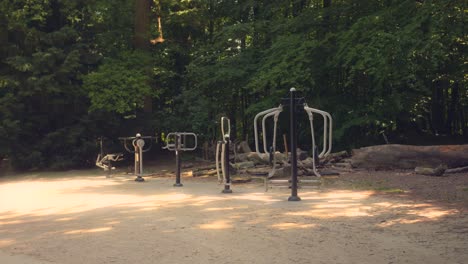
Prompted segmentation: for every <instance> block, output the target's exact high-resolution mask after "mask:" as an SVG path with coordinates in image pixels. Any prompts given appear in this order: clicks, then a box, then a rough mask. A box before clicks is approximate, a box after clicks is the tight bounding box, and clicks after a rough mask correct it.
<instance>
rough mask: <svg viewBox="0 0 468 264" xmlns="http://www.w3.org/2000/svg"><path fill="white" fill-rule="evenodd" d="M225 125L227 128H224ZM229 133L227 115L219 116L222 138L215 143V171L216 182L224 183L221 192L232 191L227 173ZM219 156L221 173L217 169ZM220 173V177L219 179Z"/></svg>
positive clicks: (229, 124) (229, 126)
mask: <svg viewBox="0 0 468 264" xmlns="http://www.w3.org/2000/svg"><path fill="white" fill-rule="evenodd" d="M225 126H227V130H225ZM230 134H231V120H229V118H227V117H224V116H223V117H221V136H222V140H221V141H218V143H217V144H216V161H215V162H216V173H217V175H218V182H220V183H221V182H222V183H223V184H224V189H223V190H222V191H221V192H222V193H232V190H231V176H230V173H229V145H230ZM220 158H221V173H220V170H219V159H220ZM221 175H222V179H221Z"/></svg>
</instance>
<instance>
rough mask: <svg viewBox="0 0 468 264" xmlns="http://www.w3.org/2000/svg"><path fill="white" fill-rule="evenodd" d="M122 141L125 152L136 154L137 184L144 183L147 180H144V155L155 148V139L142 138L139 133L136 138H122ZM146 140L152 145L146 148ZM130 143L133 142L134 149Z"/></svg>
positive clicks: (149, 137)
mask: <svg viewBox="0 0 468 264" xmlns="http://www.w3.org/2000/svg"><path fill="white" fill-rule="evenodd" d="M119 139H120V140H123V145H124V147H125V150H127V152H129V153H134V154H135V176H137V177H136V178H135V181H137V182H143V181H145V179H143V177H142V176H143V153H144V152H147V151H149V150H150V149H151V147H152V146H153V142H152V140H153V139H154V137H151V136H144V137H143V136H141V134H140V133H137V134H136V135H135V136H134V137H120V138H119ZM145 140H148V141H149V142H150V144H149V145H148V146H147V147H146V148H145V145H146V143H145ZM128 142H131V144H132V147H133V149H132V148H131V147H129V146H128Z"/></svg>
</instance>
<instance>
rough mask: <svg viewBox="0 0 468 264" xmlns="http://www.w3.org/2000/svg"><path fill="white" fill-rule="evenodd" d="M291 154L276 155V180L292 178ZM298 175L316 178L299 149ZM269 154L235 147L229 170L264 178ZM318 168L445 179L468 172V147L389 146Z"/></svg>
mask: <svg viewBox="0 0 468 264" xmlns="http://www.w3.org/2000/svg"><path fill="white" fill-rule="evenodd" d="M289 157H290V153H280V152H276V154H275V160H276V170H275V174H274V175H273V176H274V177H289V176H290V168H291V167H290V165H289ZM297 157H298V174H299V176H301V175H314V173H313V170H312V169H313V160H312V157H310V155H309V153H308V152H306V151H303V150H300V149H297ZM270 158H271V157H270V155H269V154H257V153H256V152H252V151H251V149H250V147H249V145H248V144H247V143H246V142H241V143H239V144H238V145H237V146H236V153H232V154H231V161H230V165H231V166H230V170H231V172H232V173H233V174H250V175H262V176H265V175H267V174H268V173H269V172H270V171H271V167H272V166H271V160H270ZM316 166H317V167H318V168H323V167H332V168H333V170H338V171H343V170H344V171H350V170H352V169H355V168H359V169H371V170H394V169H411V170H414V171H415V173H416V174H422V175H430V176H442V175H446V174H449V173H460V172H468V145H441V146H411V145H397V144H387V145H379V146H371V147H365V148H360V149H354V150H352V152H351V154H349V153H348V152H346V151H341V152H337V153H331V154H330V155H328V156H327V157H324V158H322V159H320V160H319V161H318V162H317V163H316ZM215 174H216V168H215V164H214V163H213V165H210V166H205V167H202V168H197V169H195V170H194V176H200V175H215Z"/></svg>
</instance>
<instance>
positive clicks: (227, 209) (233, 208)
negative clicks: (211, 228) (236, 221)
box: [203, 206, 249, 211]
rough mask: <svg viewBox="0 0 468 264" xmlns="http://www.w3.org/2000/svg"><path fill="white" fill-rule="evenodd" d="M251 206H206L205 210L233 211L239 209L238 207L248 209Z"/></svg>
mask: <svg viewBox="0 0 468 264" xmlns="http://www.w3.org/2000/svg"><path fill="white" fill-rule="evenodd" d="M246 208H249V207H248V206H238V207H211V208H205V209H203V211H232V210H238V209H246Z"/></svg>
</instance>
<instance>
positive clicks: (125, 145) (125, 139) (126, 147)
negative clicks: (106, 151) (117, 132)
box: [123, 138, 135, 153]
mask: <svg viewBox="0 0 468 264" xmlns="http://www.w3.org/2000/svg"><path fill="white" fill-rule="evenodd" d="M129 139H130V138H123V141H124V144H123V145H124V147H125V150H126V151H128V152H130V153H135V150H132V149H130V148H128V145H127V140H129Z"/></svg>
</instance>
